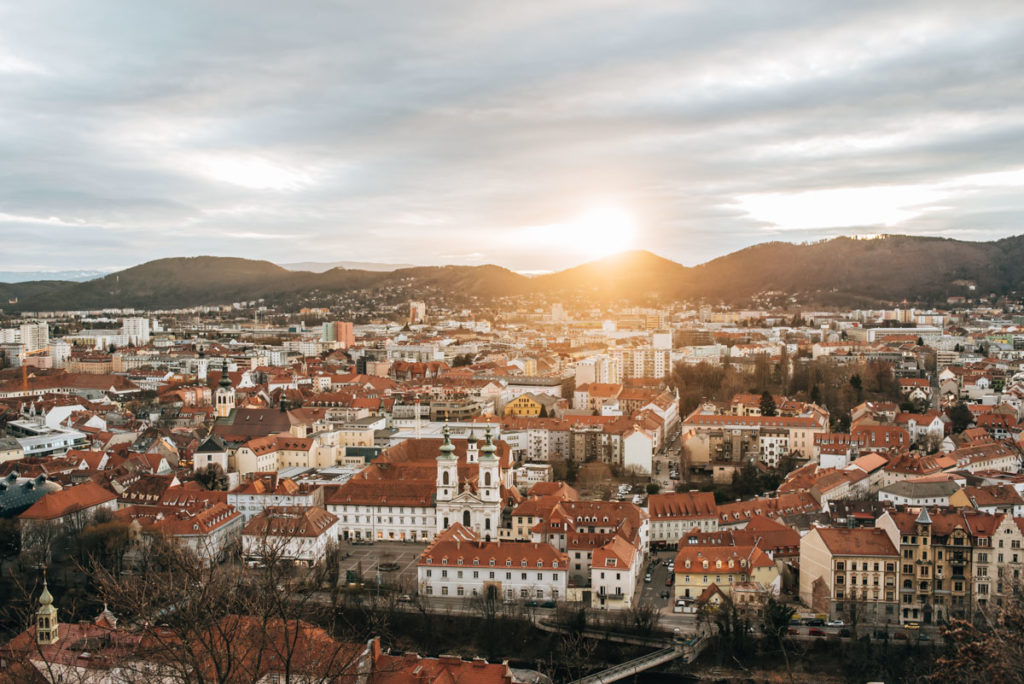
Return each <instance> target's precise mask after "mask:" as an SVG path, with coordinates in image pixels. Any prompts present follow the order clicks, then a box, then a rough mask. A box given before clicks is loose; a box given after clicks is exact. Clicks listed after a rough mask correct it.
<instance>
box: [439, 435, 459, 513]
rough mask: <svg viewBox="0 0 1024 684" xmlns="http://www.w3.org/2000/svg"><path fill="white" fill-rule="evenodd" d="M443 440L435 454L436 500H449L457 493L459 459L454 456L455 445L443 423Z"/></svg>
mask: <svg viewBox="0 0 1024 684" xmlns="http://www.w3.org/2000/svg"><path fill="white" fill-rule="evenodd" d="M442 434H443V435H444V442H442V443H441V449H440V453H438V455H437V494H436V500H437V501H451V500H452V499H453V498H455V497H456V496H458V494H459V460H458V459H457V458H455V445H454V444H452V440H451V431H450V430H449V429H448V425H447V424H445V426H444V430H442Z"/></svg>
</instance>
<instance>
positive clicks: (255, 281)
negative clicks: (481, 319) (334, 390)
mask: <svg viewBox="0 0 1024 684" xmlns="http://www.w3.org/2000/svg"><path fill="white" fill-rule="evenodd" d="M389 287H401V288H403V289H404V290H407V291H409V292H415V291H416V290H417V289H424V290H430V291H432V292H441V293H445V292H449V293H451V294H458V295H465V294H467V293H472V294H475V295H476V296H479V297H483V298H491V297H495V296H503V295H519V294H532V293H545V294H549V295H551V296H555V297H558V296H592V297H595V298H600V299H615V300H619V299H625V300H633V301H638V302H640V301H643V302H651V301H675V300H689V301H694V302H695V301H698V300H704V301H707V302H710V303H718V302H724V303H735V304H742V303H744V302H748V301H750V299H751V297H753V296H756V295H758V294H759V293H765V292H775V293H782V294H786V295H792V296H796V297H797V298H798V301H800V302H801V303H806V304H812V303H818V304H835V305H841V306H880V305H886V304H892V303H897V302H902V301H907V302H912V303H918V304H939V303H943V302H945V301H946V299H947V298H948V297H951V296H968V297H971V296H980V295H987V294H990V293H994V294H996V295H1004V294H1011V293H1014V292H1017V291H1024V236H1017V237H1012V238H1006V239H1003V240H998V241H993V242H965V241H959V240H950V239H944V238H927V237H910V236H899V235H897V236H885V237H881V238H877V239H873V240H857V239H851V238H835V239H833V240H828V241H823V242H817V243H812V244H791V243H786V242H769V243H764V244H760V245H756V246H754V247H749V248H746V249H742V250H740V251H737V252H733V253H732V254H728V255H726V256H723V257H720V258H718V259H715V260H713V261H709V262H707V263H705V264H701V265H699V266H695V267H686V266H682V265H680V264H678V263H675V262H673V261H670V260H668V259H664V258H662V257H659V256H657V255H654V254H652V253H650V252H646V251H633V252H624V253H622V254H618V255H615V256H612V257H607V258H605V259H600V260H597V261H593V262H590V263H586V264H583V265H581V266H577V267H575V268H570V269H567V270H564V271H559V272H557V273H551V274H547V275H543V276H538V277H535V278H529V277H527V276H523V275H520V274H518V273H514V272H512V271H510V270H508V269H505V268H501V267H499V266H493V265H487V266H440V267H435V266H431V267H414V268H402V269H398V270H395V271H367V270H359V269H344V268H335V269H331V270H329V271H325V272H323V273H312V272H308V271H291V270H288V269H285V268H282V267H281V266H278V265H276V264H273V263H270V262H269V261H254V260H249V259H239V258H232V257H212V256H204V257H187V258H185V257H183V258H169V259H159V260H156V261H151V262H148V263H145V264H141V265H139V266H135V267H133V268H129V269H126V270H124V271H119V272H117V273H112V274H110V275H108V276H105V277H102V278H97V279H95V280H90V281H87V282H71V281H52V280H51V281H31V282H23V283H0V306H4V308H5V309H6V310H8V311H18V310H67V309H72V310H73V309H94V308H105V307H136V308H159V307H185V306H195V305H204V304H221V303H225V302H232V301H241V300H251V299H258V298H261V297H266V298H268V300H270V301H273V300H274V299H276V298H281V297H289V298H295V297H299V298H301V297H302V296H304V295H306V294H310V293H313V292H317V293H320V294H324V293H358V292H360V291H364V290H373V289H379V288H389ZM15 299H16V300H17V302H16V303H14V302H13V300H15Z"/></svg>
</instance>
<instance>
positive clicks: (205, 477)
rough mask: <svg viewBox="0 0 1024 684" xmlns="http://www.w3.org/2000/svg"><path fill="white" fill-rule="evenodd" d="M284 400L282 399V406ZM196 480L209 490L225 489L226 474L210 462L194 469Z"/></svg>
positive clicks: (218, 466)
mask: <svg viewBox="0 0 1024 684" xmlns="http://www.w3.org/2000/svg"><path fill="white" fill-rule="evenodd" d="M283 405H284V402H283V401H282V406H283ZM196 482H198V483H199V484H201V485H203V486H204V487H206V488H207V489H209V490H211V491H227V489H228V476H227V473H225V472H224V470H223V469H222V468H221V467H220V464H217V463H211V464H210V465H208V466H206V467H205V468H200V469H199V470H197V471H196Z"/></svg>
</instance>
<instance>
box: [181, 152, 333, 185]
mask: <svg viewBox="0 0 1024 684" xmlns="http://www.w3.org/2000/svg"><path fill="white" fill-rule="evenodd" d="M199 170H200V171H201V172H202V173H203V174H204V175H206V176H207V177H209V178H213V179H215V180H219V181H223V182H225V183H231V184H232V185H237V186H240V187H243V188H251V189H254V190H300V189H302V188H304V187H306V186H308V185H312V184H313V182H314V178H313V175H312V174H311V173H309V172H307V171H306V170H303V169H297V168H293V167H289V166H285V165H283V164H278V163H275V162H272V161H270V160H268V159H264V158H262V157H254V156H233V155H230V156H219V155H218V156H209V157H206V158H205V159H203V160H201V162H200V163H199Z"/></svg>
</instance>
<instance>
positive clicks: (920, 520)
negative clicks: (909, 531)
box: [914, 506, 932, 525]
mask: <svg viewBox="0 0 1024 684" xmlns="http://www.w3.org/2000/svg"><path fill="white" fill-rule="evenodd" d="M914 522H916V523H917V524H918V525H931V524H932V518H931V516H930V515H928V509H927V508H926V507H925V506H921V512H920V513H919V514H918V515H917V520H915V521H914Z"/></svg>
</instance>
